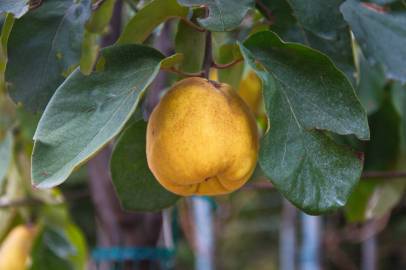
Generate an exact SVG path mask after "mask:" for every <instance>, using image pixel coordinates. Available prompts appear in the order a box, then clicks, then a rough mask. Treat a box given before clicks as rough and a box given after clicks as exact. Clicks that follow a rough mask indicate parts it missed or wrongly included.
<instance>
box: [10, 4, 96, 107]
mask: <svg viewBox="0 0 406 270" xmlns="http://www.w3.org/2000/svg"><path fill="white" fill-rule="evenodd" d="M89 13H90V0H80V1H72V0H44V1H43V3H42V5H41V6H40V7H39V8H37V9H35V10H33V11H32V12H29V13H28V14H27V15H26V16H24V17H22V18H21V19H19V20H16V22H15V24H14V27H13V31H12V32H11V35H10V39H9V45H8V47H9V63H8V65H7V69H6V80H7V81H8V82H9V83H10V94H11V96H12V98H13V99H14V100H15V101H16V102H22V103H23V104H24V105H25V106H26V107H27V108H28V109H30V110H32V111H41V110H43V109H44V108H45V106H46V104H47V103H48V101H49V99H50V98H51V96H52V95H53V93H54V92H55V90H56V88H57V87H58V86H59V84H60V83H62V81H63V80H64V78H65V77H66V76H67V75H68V74H69V73H70V72H71V71H72V70H73V69H74V68H75V67H76V66H77V65H78V64H79V57H80V46H81V42H82V37H83V28H84V23H85V22H86V20H87V18H88V17H89Z"/></svg>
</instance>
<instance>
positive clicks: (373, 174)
mask: <svg viewBox="0 0 406 270" xmlns="http://www.w3.org/2000/svg"><path fill="white" fill-rule="evenodd" d="M399 178H405V180H406V171H365V172H363V173H362V175H361V180H363V181H369V180H371V179H374V180H381V181H387V180H394V179H399ZM273 188H274V186H273V185H272V183H271V182H268V181H265V180H264V181H258V182H253V183H249V184H247V185H245V186H244V187H243V189H245V190H253V189H273Z"/></svg>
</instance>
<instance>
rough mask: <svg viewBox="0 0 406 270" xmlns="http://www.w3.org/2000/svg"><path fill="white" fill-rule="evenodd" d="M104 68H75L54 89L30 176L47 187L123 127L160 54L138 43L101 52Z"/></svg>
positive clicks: (38, 134)
mask: <svg viewBox="0 0 406 270" xmlns="http://www.w3.org/2000/svg"><path fill="white" fill-rule="evenodd" d="M102 55H103V57H104V60H105V64H104V66H105V69H104V70H103V71H98V72H95V73H92V74H91V75H89V76H84V75H82V74H81V73H80V71H79V69H76V70H75V71H74V72H73V73H72V74H71V75H70V76H69V77H68V78H67V79H66V81H65V82H64V83H63V84H62V85H61V86H60V87H59V88H58V90H57V91H56V93H55V95H54V96H53V97H52V99H51V101H50V103H49V105H48V106H47V108H46V110H45V112H44V114H43V115H42V117H41V120H40V122H39V124H38V128H37V131H36V133H35V135H34V140H35V144H34V151H33V156H32V181H33V184H34V185H35V186H37V187H40V188H48V187H53V186H55V185H58V184H60V183H62V182H63V181H65V179H66V178H67V177H68V176H69V174H70V173H71V172H72V171H73V169H74V168H76V167H77V166H79V165H80V164H81V163H83V162H85V161H86V160H87V159H88V158H89V157H91V156H92V155H93V154H95V153H96V152H97V151H98V150H99V149H100V148H101V147H103V146H104V145H105V144H106V143H108V142H109V141H110V140H111V139H112V138H113V137H114V136H115V135H117V134H118V132H120V130H121V129H122V128H123V127H124V124H125V122H126V121H127V120H128V119H129V117H130V116H131V114H132V113H133V112H134V111H135V108H136V106H137V104H138V102H139V100H140V98H141V96H142V94H143V92H144V90H145V88H146V87H147V86H148V85H149V84H150V83H151V81H152V80H153V79H154V77H155V76H156V74H157V73H158V71H159V66H160V61H161V60H162V58H163V56H162V54H161V53H159V52H158V51H156V50H155V49H152V48H149V47H145V46H140V45H121V46H114V47H110V48H107V49H105V50H103V51H102Z"/></svg>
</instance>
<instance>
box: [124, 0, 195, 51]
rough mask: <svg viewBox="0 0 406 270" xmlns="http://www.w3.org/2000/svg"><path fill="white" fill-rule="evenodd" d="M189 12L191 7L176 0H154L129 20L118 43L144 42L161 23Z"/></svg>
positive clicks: (184, 15)
mask: <svg viewBox="0 0 406 270" xmlns="http://www.w3.org/2000/svg"><path fill="white" fill-rule="evenodd" d="M188 13H189V9H187V8H185V7H182V6H180V5H179V4H178V2H176V0H153V1H152V2H151V3H149V4H147V5H146V6H145V7H143V8H142V9H141V10H140V11H138V12H137V13H136V14H135V15H134V17H133V18H132V19H131V20H130V21H129V22H128V24H127V25H126V26H125V28H124V31H123V33H122V34H121V36H120V38H119V39H118V41H117V43H118V44H126V43H142V42H144V40H145V39H146V38H147V37H148V36H149V35H150V34H151V33H152V31H153V30H154V29H155V28H156V27H157V26H158V25H160V24H161V23H163V22H165V21H166V20H168V19H170V18H173V17H183V18H185V17H186V16H187V15H188Z"/></svg>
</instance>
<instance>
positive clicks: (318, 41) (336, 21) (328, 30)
mask: <svg viewBox="0 0 406 270" xmlns="http://www.w3.org/2000/svg"><path fill="white" fill-rule="evenodd" d="M288 2H289V4H290V5H291V7H292V9H293V11H294V14H295V16H296V18H297V20H298V22H299V24H300V26H301V27H302V28H303V29H304V31H303V32H304V34H305V36H306V40H307V42H308V44H309V45H310V46H311V47H313V48H315V49H317V50H319V51H321V52H323V53H325V54H327V55H328V56H329V57H330V58H331V59H332V60H333V62H334V63H335V64H336V65H337V66H338V67H339V68H340V69H341V70H342V71H344V72H345V73H346V75H347V77H348V78H349V79H353V73H354V67H353V65H354V64H353V56H352V48H351V37H350V31H349V29H348V25H347V23H346V22H345V21H344V18H343V16H342V15H341V13H340V10H339V7H340V4H341V3H342V2H343V0H315V1H312V2H304V1H299V0H288Z"/></svg>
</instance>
